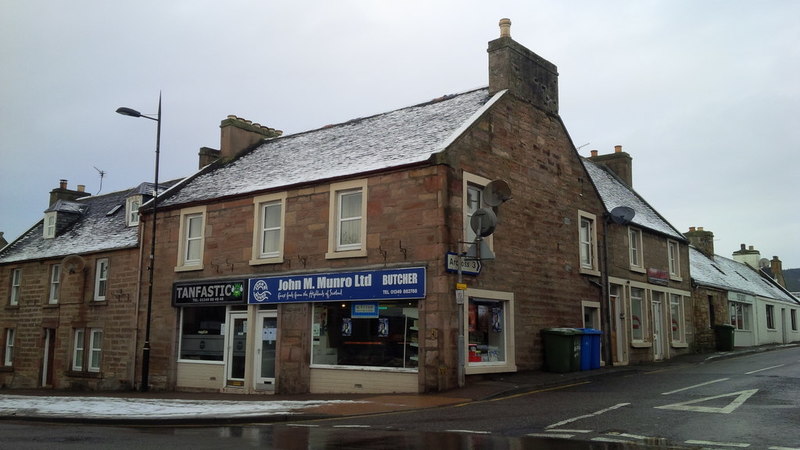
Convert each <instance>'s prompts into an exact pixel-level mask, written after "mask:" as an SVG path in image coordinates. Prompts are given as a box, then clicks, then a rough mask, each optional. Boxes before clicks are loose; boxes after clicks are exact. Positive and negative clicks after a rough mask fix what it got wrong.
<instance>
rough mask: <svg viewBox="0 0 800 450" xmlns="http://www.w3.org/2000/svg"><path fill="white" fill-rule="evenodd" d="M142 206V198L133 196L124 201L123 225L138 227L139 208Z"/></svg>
mask: <svg viewBox="0 0 800 450" xmlns="http://www.w3.org/2000/svg"><path fill="white" fill-rule="evenodd" d="M140 206H142V196H141V195H134V196H131V197H128V199H127V200H126V201H125V223H126V224H127V225H128V226H129V227H132V226H135V225H139V207H140Z"/></svg>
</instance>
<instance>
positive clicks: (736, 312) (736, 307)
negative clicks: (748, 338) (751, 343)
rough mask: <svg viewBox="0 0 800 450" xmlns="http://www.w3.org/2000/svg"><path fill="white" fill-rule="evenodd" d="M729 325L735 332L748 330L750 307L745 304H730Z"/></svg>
mask: <svg viewBox="0 0 800 450" xmlns="http://www.w3.org/2000/svg"><path fill="white" fill-rule="evenodd" d="M730 312H731V325H733V326H734V327H735V328H736V329H737V330H741V331H749V330H750V305H749V304H747V303H739V302H730Z"/></svg>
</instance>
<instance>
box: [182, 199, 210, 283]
mask: <svg viewBox="0 0 800 450" xmlns="http://www.w3.org/2000/svg"><path fill="white" fill-rule="evenodd" d="M198 217H199V218H200V236H196V237H192V238H190V237H189V236H188V235H187V234H188V232H189V226H188V223H189V220H191V219H193V218H198ZM205 234H206V207H205V206H197V207H194V208H186V209H184V210H182V211H181V225H180V232H179V238H178V239H179V241H178V262H177V265H176V266H175V271H176V272H181V271H189V270H202V269H203V254H204V252H205V241H206V237H205ZM189 239H192V240H197V241H198V242H199V245H200V255H199V258H198V259H196V260H194V259H193V260H187V252H188V250H189Z"/></svg>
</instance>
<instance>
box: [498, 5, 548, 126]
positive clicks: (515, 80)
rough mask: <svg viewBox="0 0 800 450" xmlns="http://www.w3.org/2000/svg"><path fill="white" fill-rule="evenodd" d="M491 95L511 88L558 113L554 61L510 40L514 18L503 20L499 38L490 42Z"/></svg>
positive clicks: (544, 107)
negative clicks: (512, 19)
mask: <svg viewBox="0 0 800 450" xmlns="http://www.w3.org/2000/svg"><path fill="white" fill-rule="evenodd" d="M488 51H489V94H495V93H497V92H499V91H502V90H503V89H508V90H509V92H510V93H511V94H513V95H514V96H516V97H517V98H519V99H521V100H523V101H526V102H529V103H531V104H533V105H534V106H536V107H538V108H541V109H543V110H545V111H546V112H549V113H552V114H558V69H557V68H556V66H555V64H553V63H551V62H549V61H547V60H546V59H544V58H542V57H541V56H539V55H537V54H536V53H533V52H532V51H530V50H528V49H527V48H525V47H524V46H523V45H521V44H519V43H517V42H516V41H514V40H513V39H511V20H509V19H500V37H499V38H498V39H495V40H493V41H490V42H489V50H488Z"/></svg>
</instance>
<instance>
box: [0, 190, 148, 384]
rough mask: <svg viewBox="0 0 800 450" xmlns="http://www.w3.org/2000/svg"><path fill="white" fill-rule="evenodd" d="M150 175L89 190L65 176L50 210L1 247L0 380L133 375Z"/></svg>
mask: <svg viewBox="0 0 800 450" xmlns="http://www.w3.org/2000/svg"><path fill="white" fill-rule="evenodd" d="M151 196H152V185H151V184H147V183H145V184H142V185H141V186H139V187H138V188H136V189H131V190H127V191H120V192H114V193H110V194H105V195H98V196H90V195H89V193H87V192H85V190H84V188H83V186H78V189H77V190H72V189H69V188H68V187H67V181H66V180H61V183H60V186H59V187H58V188H56V189H53V190H52V191H51V193H50V202H49V207H48V208H47V210H46V211H45V213H44V219H43V220H42V221H39V222H38V223H37V224H35V225H34V226H33V227H32V228H31V229H30V230H28V231H27V232H26V233H25V234H23V235H22V236H21V237H19V238H18V239H16V240H14V241H13V242H11V243H10V244H9V245H8V246H7V247H5V248H4V249H3V250H2V251H0V299H3V302H4V304H3V305H2V307H0V330H1V331H2V336H0V342H1V343H2V347H0V348H2V357H3V360H2V361H3V363H2V365H0V386H3V387H11V388H37V387H52V388H56V389H59V388H61V389H101V390H117V389H129V388H131V387H132V386H133V383H134V372H135V370H136V368H135V366H134V360H135V358H134V353H135V352H136V348H135V344H136V336H137V326H136V318H137V302H138V299H139V291H138V286H139V284H140V280H139V276H140V275H139V265H140V259H141V253H140V249H139V227H138V212H137V210H138V207H139V205H141V204H142V202H143V201H144V200H147V199H148V198H150V197H151Z"/></svg>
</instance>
